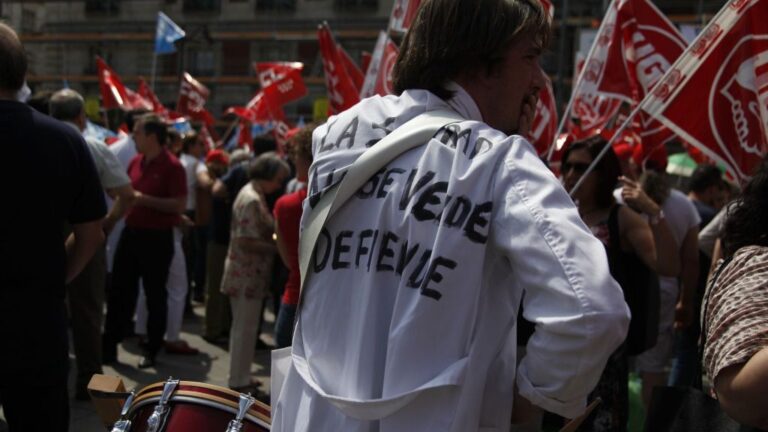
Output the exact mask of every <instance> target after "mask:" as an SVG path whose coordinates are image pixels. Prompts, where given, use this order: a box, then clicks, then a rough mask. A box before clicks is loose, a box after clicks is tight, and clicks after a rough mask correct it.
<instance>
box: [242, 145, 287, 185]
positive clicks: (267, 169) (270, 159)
mask: <svg viewBox="0 0 768 432" xmlns="http://www.w3.org/2000/svg"><path fill="white" fill-rule="evenodd" d="M281 170H285V172H290V171H291V168H290V167H289V166H288V164H287V163H286V162H285V161H284V160H282V159H281V158H280V156H278V155H277V153H275V152H267V153H264V154H261V155H259V156H258V157H257V158H255V159H252V160H251V161H250V162H249V163H248V178H249V179H251V180H274V178H275V177H276V176H277V174H278V173H279V172H280V171H281Z"/></svg>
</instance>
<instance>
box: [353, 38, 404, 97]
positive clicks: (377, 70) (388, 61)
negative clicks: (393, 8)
mask: <svg viewBox="0 0 768 432" xmlns="http://www.w3.org/2000/svg"><path fill="white" fill-rule="evenodd" d="M399 52H400V50H399V49H398V47H397V45H395V43H394V42H393V41H392V39H390V38H389V36H387V34H386V33H384V32H380V33H379V38H378V40H377V41H376V48H375V49H374V50H373V57H372V59H371V64H370V66H368V71H367V72H366V75H365V82H364V83H363V88H362V89H361V90H360V98H366V97H369V96H373V95H375V94H377V95H381V96H386V95H388V94H392V93H393V91H392V69H393V68H394V67H395V61H396V60H397V54H398V53H399Z"/></svg>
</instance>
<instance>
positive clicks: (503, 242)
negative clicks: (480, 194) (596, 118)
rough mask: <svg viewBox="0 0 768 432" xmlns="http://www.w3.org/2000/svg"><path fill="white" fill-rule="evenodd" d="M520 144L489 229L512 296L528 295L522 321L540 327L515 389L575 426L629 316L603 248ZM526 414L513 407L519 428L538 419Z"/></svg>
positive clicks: (502, 170)
mask: <svg viewBox="0 0 768 432" xmlns="http://www.w3.org/2000/svg"><path fill="white" fill-rule="evenodd" d="M508 139H510V140H513V141H514V140H516V139H520V138H519V137H514V136H513V137H510V138H508ZM517 144H519V143H517V142H512V143H511V145H510V146H509V150H508V152H507V155H506V157H505V158H504V159H503V160H501V161H500V162H499V164H498V166H496V167H493V169H494V172H495V173H496V176H497V178H496V182H495V185H494V201H493V205H494V208H493V215H494V216H493V219H492V222H491V224H489V225H490V226H491V230H490V235H491V237H490V239H489V242H492V244H490V245H489V246H490V248H491V249H493V248H495V249H496V250H498V251H500V252H501V253H502V254H503V255H504V256H505V257H506V259H507V260H508V262H509V266H510V270H511V271H510V273H509V279H508V281H509V282H508V283H509V285H510V289H524V290H525V295H524V296H523V303H524V316H525V318H526V319H527V320H528V321H531V322H533V323H534V324H535V326H536V327H535V328H536V330H535V331H534V333H533V335H532V336H531V338H530V340H529V341H528V345H527V348H526V355H525V357H523V358H522V359H521V361H520V365H519V367H518V373H517V377H516V383H517V388H518V390H519V395H520V396H521V397H523V398H525V399H527V400H528V401H529V402H530V403H532V404H533V405H535V406H538V407H540V408H543V409H545V410H547V411H550V412H554V413H556V414H559V415H561V416H563V417H566V418H575V417H578V416H579V415H580V414H582V413H583V411H584V410H585V408H586V401H587V396H588V394H589V392H590V391H592V389H594V387H595V385H596V384H597V382H598V380H599V378H600V375H601V373H602V371H603V369H604V368H605V364H606V362H607V360H608V358H609V357H610V355H611V354H612V353H613V352H614V350H615V349H616V348H617V347H618V346H619V345H620V344H621V343H622V341H623V340H624V339H625V338H626V335H627V328H628V325H629V308H628V307H627V304H626V302H625V301H624V294H623V293H622V291H621V288H620V287H619V285H618V284H617V283H616V281H615V280H614V279H613V278H612V277H611V274H610V271H609V269H608V260H607V256H606V253H605V247H604V246H603V244H602V243H601V242H600V241H599V240H598V239H597V238H595V236H594V235H593V234H592V233H591V232H590V231H589V229H588V228H587V227H586V226H585V225H584V223H583V222H582V220H581V217H580V216H579V213H578V211H577V209H576V208H575V206H574V205H573V201H572V200H571V198H570V197H569V196H568V194H567V193H566V191H565V190H564V189H563V188H562V186H561V185H560V184H559V183H558V182H557V180H556V179H555V178H554V177H553V176H552V174H551V172H550V171H549V170H548V168H546V167H545V166H544V165H543V163H542V162H541V161H540V160H539V159H538V157H537V156H536V154H535V153H534V152H532V151H530V147H529V146H522V145H517ZM514 313H515V312H514V311H510V314H512V315H514ZM522 408H524V407H522V405H518V408H514V407H513V411H514V412H516V418H518V419H520V420H521V421H524V420H525V418H526V413H525V412H524V413H520V411H521V410H522V411H526V412H528V414H529V415H535V414H536V413H535V412H531V411H534V410H529V409H522ZM518 414H522V417H521V416H520V415H518Z"/></svg>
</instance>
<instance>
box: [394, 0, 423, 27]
mask: <svg viewBox="0 0 768 432" xmlns="http://www.w3.org/2000/svg"><path fill="white" fill-rule="evenodd" d="M420 4H421V0H395V4H394V5H393V6H392V14H391V15H390V17H389V29H390V30H391V31H394V32H396V33H405V32H407V31H408V29H409V28H410V27H411V23H412V22H413V19H414V18H415V17H416V12H418V10H419V5H420Z"/></svg>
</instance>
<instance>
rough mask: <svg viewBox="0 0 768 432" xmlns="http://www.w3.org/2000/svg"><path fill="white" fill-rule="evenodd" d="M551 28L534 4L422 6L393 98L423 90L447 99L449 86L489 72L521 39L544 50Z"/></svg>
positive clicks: (467, 0) (481, 0) (452, 1)
mask: <svg viewBox="0 0 768 432" xmlns="http://www.w3.org/2000/svg"><path fill="white" fill-rule="evenodd" d="M550 25H551V23H550V20H549V16H548V14H547V13H546V12H545V11H544V9H543V7H542V5H541V3H540V2H539V1H538V0H425V1H423V2H422V3H421V6H420V7H419V11H418V13H417V14H416V18H415V19H414V22H413V24H412V25H411V28H410V29H409V30H408V33H407V34H406V35H405V38H404V39H403V43H402V44H401V45H400V54H399V55H398V57H397V62H396V63H395V67H394V70H393V79H392V84H393V86H394V90H395V93H396V94H400V93H402V92H403V91H404V90H407V89H424V90H429V91H430V92H432V93H434V94H436V95H437V96H439V97H440V98H442V99H449V98H450V97H451V96H452V92H451V91H450V90H448V89H446V88H445V85H446V83H447V81H448V80H452V79H455V78H456V77H458V76H460V75H461V74H462V73H465V72H474V71H483V70H484V71H485V72H486V73H488V72H491V71H493V70H494V69H495V68H496V67H498V66H499V65H500V64H501V63H502V61H503V60H504V56H505V52H506V50H507V48H509V46H510V45H511V44H512V43H514V42H516V41H517V40H518V39H519V38H520V37H521V36H522V35H526V34H529V35H533V36H535V37H536V38H537V39H538V41H539V42H540V43H541V45H542V48H544V47H545V46H546V44H547V42H548V40H549V33H550V31H551V30H550Z"/></svg>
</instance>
